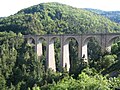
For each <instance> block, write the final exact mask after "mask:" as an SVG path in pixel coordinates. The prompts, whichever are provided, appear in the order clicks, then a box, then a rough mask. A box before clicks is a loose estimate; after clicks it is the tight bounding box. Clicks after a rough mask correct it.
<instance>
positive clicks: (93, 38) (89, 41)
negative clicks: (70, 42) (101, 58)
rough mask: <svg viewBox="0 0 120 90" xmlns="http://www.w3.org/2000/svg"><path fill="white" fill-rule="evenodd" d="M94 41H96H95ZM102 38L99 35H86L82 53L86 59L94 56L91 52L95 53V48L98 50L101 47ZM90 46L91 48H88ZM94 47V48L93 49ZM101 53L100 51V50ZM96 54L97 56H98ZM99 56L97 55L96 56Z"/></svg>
mask: <svg viewBox="0 0 120 90" xmlns="http://www.w3.org/2000/svg"><path fill="white" fill-rule="evenodd" d="M93 41H94V42H93ZM99 43H100V38H99V36H96V35H93V36H87V37H84V39H83V40H82V55H81V57H83V56H84V57H85V59H87V60H88V59H89V58H93V56H92V55H91V54H90V53H91V52H92V53H94V52H95V51H94V49H96V50H97V51H98V49H101V48H100V44H99ZM91 44H92V45H91ZM94 46H97V47H98V48H95V47H94ZM88 47H89V49H88ZM93 48H94V49H93ZM99 51H100V50H99ZM94 54H95V55H96V56H98V55H97V54H96V53H94ZM99 54H100V52H99ZM96 56H95V57H96ZM96 58H97V57H96Z"/></svg>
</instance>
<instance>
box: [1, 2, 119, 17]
mask: <svg viewBox="0 0 120 90" xmlns="http://www.w3.org/2000/svg"><path fill="white" fill-rule="evenodd" d="M42 2H59V3H63V4H67V5H71V6H74V7H78V8H96V9H101V10H107V11H113V10H114V11H115V10H117V11H120V0H0V17H4V16H9V15H13V14H15V13H17V12H18V11H19V10H21V9H24V8H27V7H30V6H33V5H37V4H40V3H42Z"/></svg>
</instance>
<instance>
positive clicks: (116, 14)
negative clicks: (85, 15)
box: [85, 8, 120, 23]
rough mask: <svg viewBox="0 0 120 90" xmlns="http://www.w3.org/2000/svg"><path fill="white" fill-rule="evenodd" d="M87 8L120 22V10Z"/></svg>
mask: <svg viewBox="0 0 120 90" xmlns="http://www.w3.org/2000/svg"><path fill="white" fill-rule="evenodd" d="M85 10H88V11H91V12H94V13H97V14H99V15H102V16H105V17H107V18H109V19H110V20H112V21H114V22H117V23H120V11H102V10H98V9H90V8H86V9H85Z"/></svg>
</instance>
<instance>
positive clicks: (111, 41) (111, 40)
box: [106, 35, 120, 53]
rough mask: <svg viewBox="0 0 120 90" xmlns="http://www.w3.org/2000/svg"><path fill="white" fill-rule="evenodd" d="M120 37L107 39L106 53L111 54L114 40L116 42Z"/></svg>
mask: <svg viewBox="0 0 120 90" xmlns="http://www.w3.org/2000/svg"><path fill="white" fill-rule="evenodd" d="M119 37H120V36H119V35H117V36H112V37H109V38H108V39H107V45H106V51H107V52H109V53H110V52H111V45H112V43H113V42H114V40H116V39H117V38H119Z"/></svg>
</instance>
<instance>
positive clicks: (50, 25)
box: [0, 3, 120, 34]
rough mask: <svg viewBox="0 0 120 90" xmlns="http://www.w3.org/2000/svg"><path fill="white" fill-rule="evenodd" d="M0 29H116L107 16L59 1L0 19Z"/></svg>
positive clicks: (56, 31) (34, 31) (43, 31)
mask: <svg viewBox="0 0 120 90" xmlns="http://www.w3.org/2000/svg"><path fill="white" fill-rule="evenodd" d="M0 31H13V32H15V33H18V32H21V33H23V34H64V33H67V34H75V33H77V34H80V33H96V32H97V33H101V32H103V33H106V32H116V31H120V26H119V25H118V24H117V23H114V22H112V21H110V20H109V19H107V18H105V17H103V16H100V15H97V14H95V13H92V12H89V11H87V10H83V9H77V8H73V7H71V6H67V5H63V4H59V3H42V4H39V5H36V6H32V7H29V8H26V9H23V10H21V11H19V12H18V13H16V14H15V15H13V16H9V17H6V18H1V19H0Z"/></svg>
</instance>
